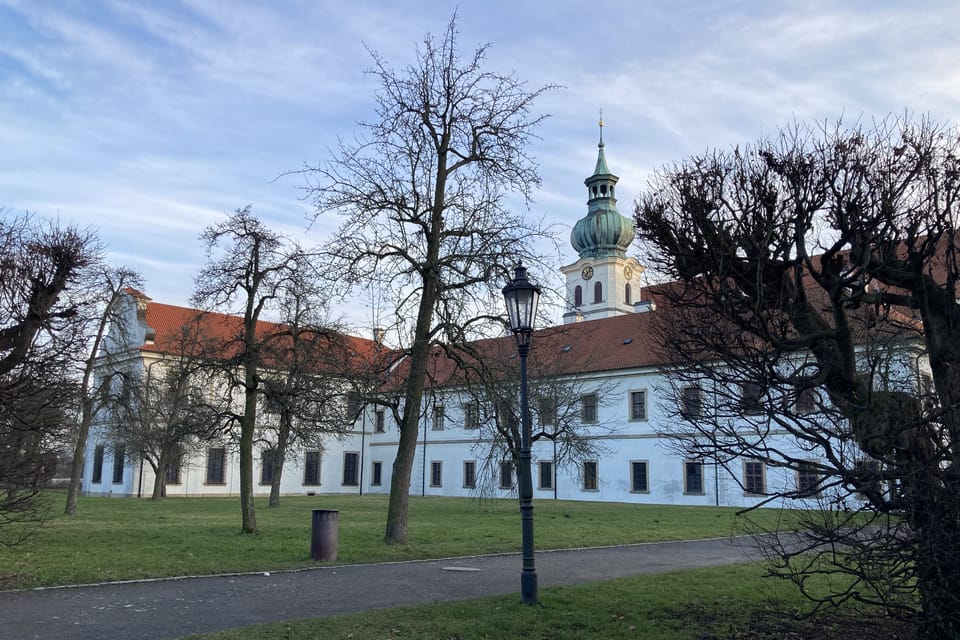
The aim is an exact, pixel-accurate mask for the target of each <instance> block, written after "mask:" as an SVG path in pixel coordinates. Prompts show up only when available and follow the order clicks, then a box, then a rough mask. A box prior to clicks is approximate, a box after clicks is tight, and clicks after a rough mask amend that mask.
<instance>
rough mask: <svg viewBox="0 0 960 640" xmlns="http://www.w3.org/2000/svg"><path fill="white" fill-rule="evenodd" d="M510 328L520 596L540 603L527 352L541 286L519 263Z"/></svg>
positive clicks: (509, 295) (509, 294) (509, 291)
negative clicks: (517, 431) (516, 405)
mask: <svg viewBox="0 0 960 640" xmlns="http://www.w3.org/2000/svg"><path fill="white" fill-rule="evenodd" d="M503 299H504V300H505V301H506V303H507V316H508V317H509V319H510V330H511V331H513V337H514V338H516V340H517V352H518V353H519V355H520V428H521V435H520V469H519V481H520V523H521V526H522V533H523V569H522V570H521V572H520V597H521V598H522V600H523V603H524V604H531V605H532V604H536V603H537V568H536V566H535V565H534V558H533V477H532V475H531V473H530V412H529V411H528V410H527V354H528V353H529V352H530V339H531V337H532V336H533V321H534V318H535V317H536V315H537V302H538V301H539V300H540V287H538V286H537V285H535V284H533V283H532V282H530V281H529V280H527V270H526V269H525V268H524V267H523V265H522V264H517V266H516V267H515V268H514V271H513V280H511V281H510V282H509V283H507V286H505V287H504V288H503Z"/></svg>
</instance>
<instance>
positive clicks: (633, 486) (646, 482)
mask: <svg viewBox="0 0 960 640" xmlns="http://www.w3.org/2000/svg"><path fill="white" fill-rule="evenodd" d="M638 465H643V488H642V489H638V488H637V483H636V479H637V473H636V468H637V466H638ZM630 493H650V461H649V460H631V461H630Z"/></svg>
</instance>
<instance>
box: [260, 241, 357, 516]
mask: <svg viewBox="0 0 960 640" xmlns="http://www.w3.org/2000/svg"><path fill="white" fill-rule="evenodd" d="M294 258H295V264H296V265H297V266H296V268H294V269H293V273H292V274H291V276H290V278H289V279H288V280H287V281H286V283H285V284H284V287H283V291H282V294H281V299H280V308H281V312H282V313H283V315H284V317H285V321H284V322H283V323H281V324H280V325H278V326H277V330H276V331H275V332H274V333H273V335H272V336H271V338H270V339H269V340H268V341H266V342H265V344H264V345H263V352H264V360H265V363H264V364H265V365H266V366H268V367H269V369H268V370H266V371H264V372H263V374H262V395H263V399H264V408H265V417H266V418H267V419H266V420H264V427H266V429H265V430H266V431H269V432H272V433H271V434H270V436H269V437H268V439H267V442H268V443H269V445H270V447H271V449H270V451H271V452H272V461H271V462H272V469H273V473H272V476H271V478H270V501H269V506H270V507H278V506H280V483H281V481H282V478H283V469H284V464H285V462H286V460H287V455H288V453H289V452H290V451H291V450H295V449H296V448H298V447H300V448H302V447H305V446H310V447H316V448H322V443H323V439H324V438H325V437H329V436H330V435H340V434H343V433H345V432H346V431H347V430H348V429H349V428H350V426H351V425H352V423H353V419H355V418H356V416H355V415H352V416H351V415H349V414H348V411H347V409H348V403H347V402H345V398H346V397H347V395H348V394H349V393H350V392H351V390H352V389H353V386H352V385H351V380H352V379H353V378H354V377H355V375H356V373H357V372H356V371H354V370H353V363H354V362H355V361H356V357H355V355H354V353H353V351H352V347H353V346H354V345H353V339H352V338H350V337H348V336H347V335H346V334H345V333H344V332H343V331H342V329H341V328H340V327H338V326H336V325H335V324H334V323H332V322H331V321H330V320H329V318H328V310H327V309H326V306H325V304H324V303H323V296H322V292H321V290H320V289H319V288H318V286H317V284H316V280H315V279H314V278H313V277H312V276H313V272H312V270H311V269H310V268H309V260H308V258H307V256H305V255H304V254H296V255H295V256H294Z"/></svg>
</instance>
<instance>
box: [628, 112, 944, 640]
mask: <svg viewBox="0 0 960 640" xmlns="http://www.w3.org/2000/svg"><path fill="white" fill-rule="evenodd" d="M958 202H960V132H958V131H957V130H956V129H952V128H945V127H938V126H936V125H934V124H932V123H930V122H928V121H921V122H919V123H917V122H913V121H911V119H909V118H908V117H904V118H896V119H889V120H886V121H883V122H880V123H878V124H877V125H876V126H875V127H874V128H867V127H864V126H862V125H858V126H854V127H849V128H847V127H844V126H842V125H840V124H838V125H837V126H835V127H833V128H828V127H825V126H824V127H815V128H805V127H802V126H794V127H793V128H791V129H789V130H786V131H783V132H782V133H781V134H780V136H779V137H777V138H775V139H772V140H762V141H760V142H759V143H757V144H756V145H754V146H750V147H746V148H738V149H734V150H732V151H730V152H719V151H717V152H713V153H710V154H707V155H705V156H701V157H696V158H692V159H690V160H688V161H685V162H683V163H680V164H677V165H675V166H673V167H669V168H666V169H664V170H662V171H661V172H660V173H659V174H658V175H657V176H656V177H655V178H654V180H653V181H652V182H651V185H650V189H649V190H648V192H647V193H646V194H645V195H644V196H642V198H641V200H640V201H639V202H638V204H637V208H636V223H637V229H638V238H639V239H640V241H641V243H642V244H643V245H644V246H645V248H646V249H647V251H648V253H649V259H650V261H651V264H652V266H653V267H654V268H656V269H658V270H659V271H661V272H662V273H664V274H666V275H667V276H670V277H672V278H675V279H676V280H677V282H675V283H673V284H672V285H670V286H663V287H661V288H660V290H659V293H660V294H661V295H662V296H664V297H665V298H666V299H667V300H668V301H669V304H665V305H662V306H661V310H660V311H658V312H657V313H658V314H661V316H660V317H662V318H663V319H665V320H666V322H664V323H663V326H662V327H661V329H662V341H663V343H664V344H665V345H666V347H667V348H668V349H669V350H670V355H671V357H672V358H673V359H674V360H675V361H676V362H678V364H680V365H681V367H680V368H679V369H678V370H677V372H676V376H677V380H678V385H677V386H678V396H680V397H679V398H678V399H681V400H685V401H686V402H685V404H684V405H681V406H685V411H684V412H683V413H684V414H685V415H684V416H683V417H685V418H686V421H685V422H684V426H683V428H682V429H679V430H678V431H677V432H675V433H674V434H673V435H675V436H677V437H678V439H679V440H681V441H682V442H683V443H684V445H685V446H686V447H687V448H688V449H692V450H693V451H694V452H696V453H699V454H701V455H703V456H704V457H705V458H707V459H711V460H713V461H716V462H717V463H718V464H727V465H730V464H731V463H733V464H736V465H740V464H742V461H743V460H744V459H745V458H747V459H753V460H755V461H759V462H761V463H763V464H764V465H765V466H766V467H767V468H773V469H777V468H779V469H783V470H786V471H788V472H790V473H791V474H796V481H795V482H787V483H783V484H780V485H777V486H772V485H771V486H766V487H763V486H762V483H760V484H752V483H751V484H752V486H748V487H745V490H748V491H761V492H763V493H765V494H766V495H767V496H768V498H769V499H777V498H800V499H803V500H804V502H802V503H800V504H801V505H804V506H811V505H812V504H813V503H815V502H816V503H818V504H819V505H820V506H821V507H822V508H821V509H820V510H819V511H812V512H809V514H810V516H809V517H808V518H807V519H806V520H805V521H804V522H803V523H802V524H803V525H804V533H802V534H800V535H799V536H796V537H793V538H791V540H790V542H791V544H789V545H783V546H776V545H775V546H774V547H773V548H771V551H775V552H776V553H775V554H774V555H775V556H776V557H777V558H778V559H779V561H778V563H777V564H776V565H775V571H776V572H777V573H780V574H782V575H788V576H790V577H792V578H793V579H795V580H796V581H797V583H798V584H800V585H801V586H802V585H804V584H805V580H806V578H807V577H808V576H809V575H810V574H811V573H813V572H824V571H826V572H830V571H836V572H840V573H844V574H845V575H846V576H847V580H846V581H843V582H839V581H838V582H836V583H835V584H843V585H844V588H843V589H842V590H841V591H839V592H837V593H835V594H833V596H832V597H831V598H830V599H829V600H831V601H833V602H839V601H843V600H846V599H849V598H856V599H860V600H863V601H866V602H870V603H873V604H878V605H881V606H884V607H886V608H887V610H888V611H890V612H892V613H896V614H915V615H916V619H917V620H918V629H919V633H920V635H921V636H923V637H927V638H956V637H958V636H960V553H958V549H960V502H958V500H957V496H958V495H960V460H958V456H960V402H958V401H960V380H958V379H957V371H958V368H960V335H958V333H957V332H958V331H960V304H958V302H957V300H958V298H960V291H958V290H957V275H958V268H960V260H958V257H957V249H958V247H957V235H956V233H957V219H958V213H960V211H958ZM926 372H929V376H928V375H925V374H926ZM927 382H928V383H927ZM694 385H699V386H700V387H702V390H703V392H706V393H707V394H709V395H707V396H705V397H704V398H703V401H702V402H694V400H693V398H692V396H691V394H690V393H689V391H690V390H691V389H696V388H697V387H695V386H694ZM758 468H759V467H758ZM731 472H732V474H733V475H734V476H735V477H739V476H740V471H739V469H737V468H733V469H731ZM746 482H750V481H749V479H746ZM918 605H919V606H918ZM915 609H918V611H916V612H914V610H915Z"/></svg>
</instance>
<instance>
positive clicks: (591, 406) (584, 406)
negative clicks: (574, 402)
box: [580, 393, 597, 424]
mask: <svg viewBox="0 0 960 640" xmlns="http://www.w3.org/2000/svg"><path fill="white" fill-rule="evenodd" d="M580 419H581V420H582V421H583V422H584V424H594V423H595V422H596V421H597V394H595V393H588V394H587V395H585V396H581V398H580Z"/></svg>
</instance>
